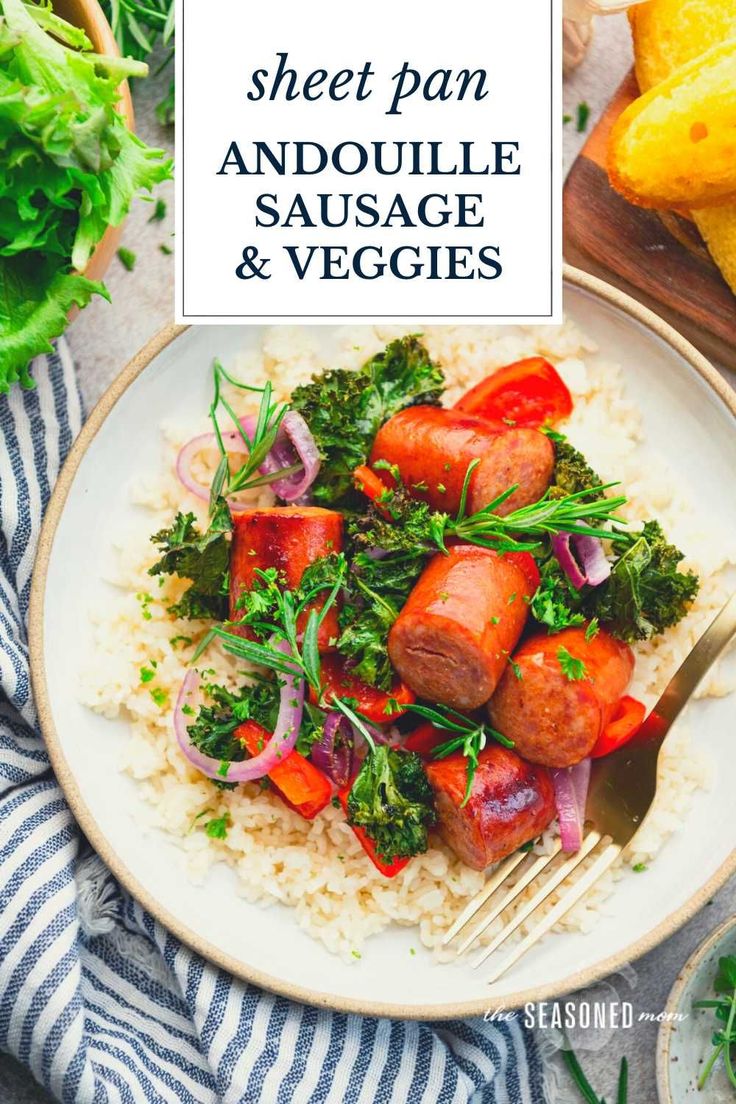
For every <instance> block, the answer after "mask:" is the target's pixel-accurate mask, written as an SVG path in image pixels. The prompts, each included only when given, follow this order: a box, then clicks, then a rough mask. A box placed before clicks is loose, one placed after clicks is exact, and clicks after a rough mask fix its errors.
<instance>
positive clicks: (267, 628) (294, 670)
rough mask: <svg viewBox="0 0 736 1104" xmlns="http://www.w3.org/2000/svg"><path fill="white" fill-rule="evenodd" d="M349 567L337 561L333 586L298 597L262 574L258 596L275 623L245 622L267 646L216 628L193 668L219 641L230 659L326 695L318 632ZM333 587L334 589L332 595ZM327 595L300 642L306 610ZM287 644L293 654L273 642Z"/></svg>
mask: <svg viewBox="0 0 736 1104" xmlns="http://www.w3.org/2000/svg"><path fill="white" fill-rule="evenodd" d="M346 572H347V563H346V561H345V559H344V558H342V559H340V560H339V562H338V568H337V573H336V578H335V581H334V583H331V584H330V583H326V582H325V583H321V584H319V585H317V586H314V587H311V588H310V589H309V590H308V591H306V592H305V593H301V594H298V595H297V594H295V593H294V592H293V591H291V590H286V589H282V588H281V587H280V586H279V585H278V582H277V581H276V578H275V577H274V575H273V574H269V572H267V571H260V570H259V571H257V572H256V574H257V575H259V576H260V578H261V580H262V581H263V582H264V584H265V586H264V588H263V590H262V591H259V592H258V593H259V596H260V597H262V598H264V599H265V601H266V603H267V605H268V606H269V607H270V606H271V605H273V609H272V610H271V614H270V616H271V619H270V620H266V619H261V618H260V617H259V616H257V615H253V616H251V617H250V618H248V617H246V618H244V619H243V624H247V625H248V626H249V627H250V628H252V629H253V630H254V631H255V632H256V633H257V634H258V635H259V636H267V637H268V638H269V639H268V640H267V641H266V642H265V643H264V642H262V641H258V640H247V639H245V638H244V637H242V636H239V635H238V634H237V633H234V632H232V631H231V630H230V629H228V628H227V627H226V626H224V625H220V624H218V625H213V627H212V628H211V629H210V630H209V632H208V633H207V634H206V635H205V636H204V637H203V639H202V640H201V642H200V643H199V645H198V646H197V648H196V650H195V652H194V655H193V656H192V663H196V662H197V660H198V659H199V658H200V656H201V655H202V654H203V653H204V652H205V650H206V649H207V648H208V647H209V645H210V644H211V643H212V641H213V640H219V641H220V643H221V645H222V647H223V648H224V649H225V651H226V652H229V653H230V655H234V656H237V657H238V658H239V659H245V660H246V661H247V662H249V663H254V664H256V665H257V666H259V667H266V668H268V669H269V670H271V671H276V672H277V673H279V674H284V675H292V676H293V677H295V678H304V679H306V681H307V683H308V684H309V686H311V687H312V689H313V690H315V691H316V692H317V693H318V694H319V693H320V691H321V679H320V669H321V664H320V656H319V648H318V646H317V641H318V635H319V630H320V627H321V625H322V622H323V621H324V619H325V617H326V616H327V614H328V612H329V610H330V609H331V608H332V606H333V605H334V604H335V601H336V600H337V596H338V594H339V592H340V589H341V588H342V586H343V584H344V581H345V574H346ZM328 588H329V590H328ZM325 590H328V594H327V597H326V598H325V601H324V603H323V605H322V607H321V609H320V610H316V609H311V610H310V611H309V614H308V616H307V622H306V625H305V626H304V631H303V633H302V634H301V640H299V629H298V622H299V618H300V617H301V615H302V614H303V613H304V612H306V610H307V607H308V606H309V605H311V603H312V602H314V600H315V598H316V597H317V596H318V595H319V594H321V593H323V592H324V591H325ZM277 640H285V641H286V642H287V644H288V645H289V652H290V654H289V655H285V654H284V653H283V652H281V651H279V649H278V648H276V647H274V641H277Z"/></svg>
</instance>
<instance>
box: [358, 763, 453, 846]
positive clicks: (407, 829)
mask: <svg viewBox="0 0 736 1104" xmlns="http://www.w3.org/2000/svg"><path fill="white" fill-rule="evenodd" d="M436 819H437V817H436V813H435V808H434V798H433V794H432V787H431V786H430V784H429V782H428V780H427V775H426V774H425V772H424V766H423V764H422V760H421V759H420V758H419V756H418V755H416V754H415V753H414V752H406V751H394V750H393V749H391V748H388V747H386V745H385V744H381V745H379V746H377V747H375V748H372V749H371V751H370V752H369V753H368V755H367V756H366V758H365V760H364V762H363V765H362V767H361V768H360V771H359V773H358V776H357V777H356V779H355V781H354V782H353V786H352V789H351V790H350V794H349V795H348V823H349V824H351V825H354V826H356V827H360V828H362V829H363V830H364V831H365V833H366V834H367V835H368V836H369V837H370V839H371V840H372V841H373V844H374V846H375V848H376V853H377V854H378V855H379V856H380V858H381V859H383V861H384V862H389V863H390V862H393V861H394V859H399V858H410V857H411V856H412V855H419V854H421V853H422V852H423V851H426V850H427V846H428V839H427V830H428V829H429V828H431V827H432V825H433V824H434V823H435V821H436Z"/></svg>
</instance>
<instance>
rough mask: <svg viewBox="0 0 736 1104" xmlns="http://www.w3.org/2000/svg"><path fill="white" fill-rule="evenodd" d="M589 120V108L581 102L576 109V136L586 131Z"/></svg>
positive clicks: (583, 101)
mask: <svg viewBox="0 0 736 1104" xmlns="http://www.w3.org/2000/svg"><path fill="white" fill-rule="evenodd" d="M589 118H590V107H589V106H588V104H587V103H586V102H585V100H582V101H581V102H580V103H579V104H578V107H577V124H576V126H577V132H578V134H582V133H583V132H584V131H585V130H587V129H588V120H589Z"/></svg>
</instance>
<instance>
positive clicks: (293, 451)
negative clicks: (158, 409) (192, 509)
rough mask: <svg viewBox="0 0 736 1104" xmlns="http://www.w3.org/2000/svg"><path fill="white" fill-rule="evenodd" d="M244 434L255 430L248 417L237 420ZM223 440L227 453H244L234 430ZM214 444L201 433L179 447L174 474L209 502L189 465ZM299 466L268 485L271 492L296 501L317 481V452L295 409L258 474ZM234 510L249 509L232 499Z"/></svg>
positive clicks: (286, 416)
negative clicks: (289, 473) (298, 464)
mask: <svg viewBox="0 0 736 1104" xmlns="http://www.w3.org/2000/svg"><path fill="white" fill-rule="evenodd" d="M239 421H240V424H241V426H242V427H243V430H244V432H245V433H246V435H247V436H248V437H250V438H251V439H252V437H253V434H254V432H255V428H256V418H255V416H254V415H252V414H247V415H245V417H243V418H240V419H239ZM222 441H223V444H224V445H225V448H226V449H227V451H228V452H238V453H246V454H247V452H248V446H247V444H246V443H245V441H244V440H243V437H242V435H241V434H240V433H238V431H237V430H235V429H231V430H228V431H227V432H226V433H223V434H222ZM216 443H217V438H216V436H215V434H214V433H200V434H199V436H197V437H193V438H192V439H191V441H187V443H186V444H185V445H184V446H183V447H182V448H181V450H180V451H179V455H178V456H177V458H176V474H177V476H178V478H179V480H180V482H181V483H182V484H183V485H184V486H185V487H186V488H187V490H188V491H190V492H191V493H192V494H193V495H195V496H196V497H197V498H201V499H202V500H203V501H205V502H209V498H210V488H209V487H207V486H205V484H204V483H200V482H199V481H198V480H197V479H195V478H194V476H193V475H192V463H193V461H194V458H195V456H196V455H197V454H198V453H199V452H201V451H202V449H205V448H213V447H214V446H215V445H216ZM297 463H301V464H302V470H301V471H296V472H292V473H291V475H288V476H285V477H284V478H283V479H276V480H274V482H273V483H272V484H271V486H272V487H273V490H274V493H275V494H277V495H278V497H279V498H281V499H283V500H284V502H296V501H297V500H298V499H301V498H303V496H304V495H305V494H306V493H307V491H308V490H309V488H310V487H311V485H312V483H313V482H314V480H315V479H316V478H317V473H318V472H319V468H320V459H319V450H318V449H317V445H316V444H315V441H314V438H313V437H312V434H311V432H310V429H309V426H308V425H307V423H306V422H305V421H304V418H302V416H301V414H298V413H297V412H296V410H288V411H287V412H286V414H284V417H283V419H282V421H281V426H280V428H279V432H278V434H277V436H276V440H275V442H274V445H273V448H272V449H271V451H270V452H269V454H268V456H267V457H266V459H265V460H264V461H263V463H262V464H261V466H260V468H259V469H258V470H259V471H260V473H261V475H271V474H273V472H277V471H280V470H281V469H282V468H288V467H291V466H292V465H293V464H297ZM230 508H231V509H232V510H233V511H239V510H248V509H250V507H249V506H248V505H247V503H240V502H238V501H237V500H231V502H230Z"/></svg>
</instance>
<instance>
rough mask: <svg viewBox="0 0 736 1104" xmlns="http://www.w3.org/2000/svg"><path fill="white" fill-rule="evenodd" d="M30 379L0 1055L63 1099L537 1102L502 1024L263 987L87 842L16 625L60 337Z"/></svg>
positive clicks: (24, 427) (3, 761) (15, 456)
mask: <svg viewBox="0 0 736 1104" xmlns="http://www.w3.org/2000/svg"><path fill="white" fill-rule="evenodd" d="M33 375H34V378H35V380H36V381H37V386H36V388H35V389H34V390H32V391H21V390H20V389H19V388H18V387H15V388H14V389H13V390H12V391H11V393H10V394H9V395H7V396H0V434H1V439H0V523H1V527H0V1049H3V1050H5V1051H7V1052H9V1053H11V1054H13V1055H15V1056H16V1058H18V1059H19V1060H20V1062H22V1063H23V1064H24V1065H25V1066H27V1067H28V1069H30V1070H31V1072H32V1073H33V1075H34V1077H36V1078H37V1080H38V1081H39V1082H41V1083H42V1084H43V1085H45V1086H46V1088H47V1089H48V1090H49V1092H50V1093H51V1094H52V1095H53V1096H54V1097H55V1098H57V1099H58V1100H60V1101H64V1102H65V1104H67V1102H68V1104H72V1102H73V1104H88V1102H89V1104H108V1102H110V1104H112V1102H115V1104H118V1102H125V1104H141V1102H151V1104H159V1102H162V1104H163V1102H167V1104H168V1102H170V1101H171V1102H177V1104H214V1102H219V1101H222V1102H224V1104H236V1102H237V1104H240V1102H250V1101H253V1102H256V1101H257V1102H261V1101H262V1102H265V1104H272V1102H275V1104H307V1102H311V1101H315V1102H320V1104H321V1102H323V1101H324V1102H328V1104H380V1102H392V1101H396V1102H400V1104H464V1102H470V1101H473V1102H475V1101H487V1102H493V1104H544V1099H545V1096H544V1090H543V1087H542V1084H543V1079H544V1078H543V1069H542V1061H541V1058H540V1055H539V1052H538V1049H537V1047H536V1045H535V1043H534V1040H533V1038H532V1036H531V1034H530V1033H528V1032H527V1031H525V1029H524V1028H523V1026H522V1024H521V1022H520V1021H519V1020H518V1019H511V1020H510V1021H503V1022H499V1021H495V1022H494V1021H491V1020H488V1021H486V1020H484V1019H482V1018H478V1019H472V1020H465V1021H454V1022H449V1021H448V1022H442V1023H431V1024H425V1023H416V1022H397V1021H391V1020H387V1019H372V1018H364V1017H360V1016H355V1015H345V1014H342V1013H337V1012H329V1011H325V1010H322V1009H317V1008H313V1007H308V1006H305V1005H298V1004H294V1003H292V1002H290V1001H287V1000H285V999H284V998H282V997H277V996H274V995H272V994H270V993H266V992H264V991H262V990H260V989H257V988H256V987H255V986H252V985H248V984H245V983H243V982H241V981H238V980H236V979H234V978H232V977H230V976H229V975H228V974H226V973H224V972H223V971H222V970H219V969H217V968H215V967H214V966H212V965H210V964H208V963H207V962H206V961H204V960H203V959H202V958H200V957H199V956H198V955H196V954H194V953H193V952H192V951H190V950H189V949H188V948H187V947H186V946H184V945H183V944H182V943H180V942H179V941H178V940H177V939H175V938H174V937H173V936H172V935H171V934H170V933H169V932H167V931H166V930H165V929H164V928H162V927H161V925H160V924H159V923H157V922H156V921H155V920H154V919H153V917H151V916H150V915H149V914H148V913H147V912H146V911H145V910H144V909H143V908H141V906H140V905H139V904H138V903H137V902H136V901H135V900H133V899H132V898H131V897H130V896H129V895H128V893H126V892H125V891H124V890H123V889H121V887H120V886H119V885H118V884H117V882H116V881H115V879H114V878H113V877H112V875H111V874H110V873H109V871H108V870H107V869H106V868H105V867H104V865H103V864H102V862H101V860H100V859H99V858H98V857H97V856H96V855H95V854H94V853H93V852H92V851H91V849H90V848H89V845H88V844H87V843H86V841H85V839H84V837H83V836H82V834H81V832H80V829H79V828H78V826H77V824H76V822H75V820H74V818H73V816H72V814H71V812H70V810H69V807H68V805H67V803H66V801H65V799H64V795H63V793H62V791H61V789H60V787H59V784H58V782H57V781H56V778H55V777H54V774H53V772H52V770H51V768H50V765H49V760H48V757H47V754H46V750H45V747H44V743H43V739H42V737H41V735H40V731H39V728H38V724H37V719H36V714H35V710H34V705H33V699H32V694H31V686H30V680H29V670H28V648H27V637H26V620H27V613H28V599H29V591H30V585H31V573H32V569H33V559H34V552H35V547H36V542H37V539H38V533H39V527H40V524H41V519H42V516H43V512H44V508H45V506H46V504H47V502H48V498H49V495H50V493H51V490H52V488H53V485H54V481H55V479H56V477H57V475H58V472H59V468H60V465H61V464H62V462H63V460H64V457H65V456H66V453H67V452H68V450H69V448H70V446H71V444H72V441H73V439H74V437H75V435H76V434H77V432H78V431H79V429H80V426H81V424H82V420H83V409H82V403H81V399H80V393H79V389H78V386H77V381H76V378H75V373H74V365H73V363H72V360H71V357H70V355H69V352H68V349H67V347H66V346H65V345H64V343H63V341H62V342H60V344H59V347H58V349H57V351H56V353H55V354H54V355H50V356H49V357H45V358H40V359H39V360H37V361H36V363H35V365H34V370H33ZM80 539H83V534H80ZM69 677H70V678H73V677H74V672H73V671H70V672H69ZM438 985H441V979H440V978H439V977H438ZM3 1104H7V1102H3Z"/></svg>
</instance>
